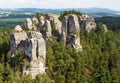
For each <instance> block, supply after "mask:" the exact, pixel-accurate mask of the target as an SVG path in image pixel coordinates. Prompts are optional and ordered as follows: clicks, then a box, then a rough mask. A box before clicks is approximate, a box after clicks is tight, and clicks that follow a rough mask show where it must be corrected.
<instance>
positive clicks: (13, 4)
mask: <svg viewBox="0 0 120 83" xmlns="http://www.w3.org/2000/svg"><path fill="white" fill-rule="evenodd" d="M90 7H100V8H109V9H114V10H119V11H120V0H0V8H52V9H55V8H90Z"/></svg>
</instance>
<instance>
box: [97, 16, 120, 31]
mask: <svg viewBox="0 0 120 83" xmlns="http://www.w3.org/2000/svg"><path fill="white" fill-rule="evenodd" d="M95 21H96V22H97V23H98V22H102V23H104V24H106V25H107V26H108V29H109V30H113V31H118V30H120V17H111V16H105V17H97V18H95Z"/></svg>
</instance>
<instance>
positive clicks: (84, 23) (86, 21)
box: [79, 15, 96, 32]
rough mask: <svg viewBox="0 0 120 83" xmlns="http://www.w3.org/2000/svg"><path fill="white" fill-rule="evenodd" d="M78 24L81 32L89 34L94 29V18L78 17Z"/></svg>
mask: <svg viewBox="0 0 120 83" xmlns="http://www.w3.org/2000/svg"><path fill="white" fill-rule="evenodd" d="M79 24H80V26H81V30H87V31H88V32H90V31H92V30H95V29H96V23H95V21H94V18H93V17H91V16H88V15H82V16H79Z"/></svg>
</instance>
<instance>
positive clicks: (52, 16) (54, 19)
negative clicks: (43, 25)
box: [46, 13, 62, 34]
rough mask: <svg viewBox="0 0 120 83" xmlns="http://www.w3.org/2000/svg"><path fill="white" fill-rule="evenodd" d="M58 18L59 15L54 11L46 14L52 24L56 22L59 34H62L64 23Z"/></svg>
mask: <svg viewBox="0 0 120 83" xmlns="http://www.w3.org/2000/svg"><path fill="white" fill-rule="evenodd" d="M58 18H59V16H58V15H56V14H53V13H48V14H47V15H46V19H47V20H49V21H50V22H51V24H52V22H54V23H55V29H56V31H57V32H58V33H59V34H61V27H62V23H61V21H60V20H59V19H58Z"/></svg>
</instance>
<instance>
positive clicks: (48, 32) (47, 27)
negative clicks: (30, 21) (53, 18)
mask: <svg viewBox="0 0 120 83" xmlns="http://www.w3.org/2000/svg"><path fill="white" fill-rule="evenodd" d="M39 22H40V23H39V30H40V32H41V33H42V34H43V37H44V39H45V40H48V39H49V38H50V37H51V36H52V29H51V24H50V21H48V20H46V19H45V18H44V17H43V16H41V17H40V19H39Z"/></svg>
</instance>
